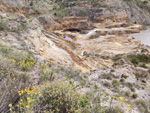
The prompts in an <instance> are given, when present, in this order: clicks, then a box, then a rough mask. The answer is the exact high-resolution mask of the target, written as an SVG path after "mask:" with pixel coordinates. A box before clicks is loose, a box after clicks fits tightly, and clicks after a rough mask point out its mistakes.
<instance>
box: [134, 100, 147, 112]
mask: <svg viewBox="0 0 150 113" xmlns="http://www.w3.org/2000/svg"><path fill="white" fill-rule="evenodd" d="M135 104H136V106H137V108H138V109H139V111H140V112H143V113H145V111H146V110H147V109H148V105H147V103H146V102H145V101H144V100H136V101H135Z"/></svg>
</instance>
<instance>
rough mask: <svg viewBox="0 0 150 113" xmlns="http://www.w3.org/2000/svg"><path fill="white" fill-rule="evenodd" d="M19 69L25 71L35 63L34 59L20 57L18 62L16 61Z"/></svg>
mask: <svg viewBox="0 0 150 113" xmlns="http://www.w3.org/2000/svg"><path fill="white" fill-rule="evenodd" d="M17 64H18V65H19V67H20V69H21V70H23V71H27V70H30V69H31V68H32V67H34V65H35V61H34V59H31V58H29V57H26V58H24V59H22V60H21V61H20V62H18V63H17Z"/></svg>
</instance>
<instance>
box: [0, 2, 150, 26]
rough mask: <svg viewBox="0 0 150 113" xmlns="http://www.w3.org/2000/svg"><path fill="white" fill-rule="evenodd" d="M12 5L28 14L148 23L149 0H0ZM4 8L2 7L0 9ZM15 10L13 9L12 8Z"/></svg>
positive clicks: (149, 22) (149, 18) (149, 19)
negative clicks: (106, 18)
mask: <svg viewBox="0 0 150 113" xmlns="http://www.w3.org/2000/svg"><path fill="white" fill-rule="evenodd" d="M0 1H3V2H5V3H9V4H10V5H13V6H14V7H20V8H21V7H22V8H23V9H24V10H28V13H29V14H35V15H37V14H39V13H45V12H46V13H49V14H54V15H56V16H58V17H65V16H78V17H85V16H86V17H88V18H91V19H96V18H97V17H104V18H105V17H111V18H113V19H114V17H117V18H115V19H114V21H117V20H120V19H128V21H130V22H132V23H142V24H150V13H149V12H150V1H148V0H145V1H143V0H119V1H118V0H100V1H99V0H93V1H90V0H89V1H88V0H82V1H76V0H71V1H68V0H64V1H63V0H51V1H42V0H11V1H10V0H0ZM2 10H4V9H2ZM14 10H15V9H14Z"/></svg>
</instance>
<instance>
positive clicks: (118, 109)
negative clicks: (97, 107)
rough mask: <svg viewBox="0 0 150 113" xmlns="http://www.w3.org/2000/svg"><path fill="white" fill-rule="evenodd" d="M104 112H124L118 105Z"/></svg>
mask: <svg viewBox="0 0 150 113" xmlns="http://www.w3.org/2000/svg"><path fill="white" fill-rule="evenodd" d="M105 113H124V111H123V110H122V109H121V108H120V107H118V106H116V107H113V108H111V109H108V110H106V112H105Z"/></svg>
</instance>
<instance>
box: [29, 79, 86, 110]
mask: <svg viewBox="0 0 150 113" xmlns="http://www.w3.org/2000/svg"><path fill="white" fill-rule="evenodd" d="M40 89H41V97H39V98H37V99H36V100H35V104H34V105H33V106H31V107H32V110H33V111H34V112H43V111H45V112H55V113H74V112H76V111H81V107H80V95H79V94H78V93H77V92H76V91H75V90H74V87H73V86H72V85H70V83H68V82H64V81H59V82H52V83H45V84H44V85H43V86H41V88H40ZM83 105H84V104H83Z"/></svg>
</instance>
